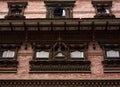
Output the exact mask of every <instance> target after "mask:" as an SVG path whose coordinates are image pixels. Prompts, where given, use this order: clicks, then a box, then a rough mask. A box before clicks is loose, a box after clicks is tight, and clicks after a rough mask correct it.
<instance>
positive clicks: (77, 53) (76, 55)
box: [70, 51, 84, 58]
mask: <svg viewBox="0 0 120 87" xmlns="http://www.w3.org/2000/svg"><path fill="white" fill-rule="evenodd" d="M70 56H71V58H84V52H80V51H74V52H71V53H70Z"/></svg>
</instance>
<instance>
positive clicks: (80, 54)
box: [70, 43, 87, 60]
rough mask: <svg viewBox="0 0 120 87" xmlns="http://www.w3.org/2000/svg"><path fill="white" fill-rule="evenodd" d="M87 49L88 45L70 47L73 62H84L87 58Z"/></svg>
mask: <svg viewBox="0 0 120 87" xmlns="http://www.w3.org/2000/svg"><path fill="white" fill-rule="evenodd" d="M86 49H87V44H85V43H79V44H74V45H73V44H71V45H70V58H71V59H72V60H74V59H78V60H84V59H85V58H86Z"/></svg>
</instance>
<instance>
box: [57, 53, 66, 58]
mask: <svg viewBox="0 0 120 87" xmlns="http://www.w3.org/2000/svg"><path fill="white" fill-rule="evenodd" d="M55 57H65V55H64V54H63V53H58V54H57V55H56V56H55Z"/></svg>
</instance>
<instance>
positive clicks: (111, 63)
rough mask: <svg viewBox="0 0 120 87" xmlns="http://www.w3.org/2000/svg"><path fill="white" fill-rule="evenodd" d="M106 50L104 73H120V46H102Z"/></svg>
mask: <svg viewBox="0 0 120 87" xmlns="http://www.w3.org/2000/svg"><path fill="white" fill-rule="evenodd" d="M102 45H103V50H104V61H103V62H102V63H103V66H104V72H111V73H112V72H120V64H119V62H120V44H119V43H117V44H116V43H112V44H111V43H110V44H109V43H108V44H102Z"/></svg>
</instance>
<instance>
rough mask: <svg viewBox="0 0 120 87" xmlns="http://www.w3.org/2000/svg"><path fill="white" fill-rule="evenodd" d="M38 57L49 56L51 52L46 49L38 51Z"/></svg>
mask: <svg viewBox="0 0 120 87" xmlns="http://www.w3.org/2000/svg"><path fill="white" fill-rule="evenodd" d="M36 57H37V58H48V57H49V52H46V51H40V52H36Z"/></svg>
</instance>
